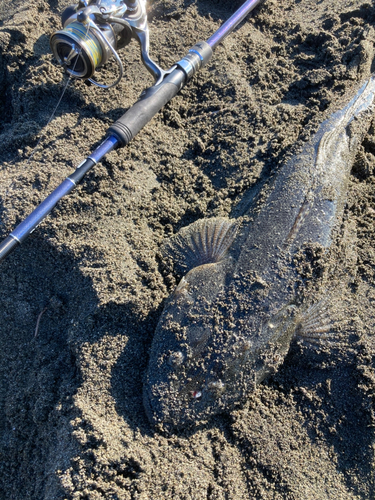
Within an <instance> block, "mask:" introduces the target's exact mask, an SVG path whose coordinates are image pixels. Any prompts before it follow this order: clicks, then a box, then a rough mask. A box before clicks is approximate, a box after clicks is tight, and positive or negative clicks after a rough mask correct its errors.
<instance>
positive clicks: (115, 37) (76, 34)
mask: <svg viewBox="0 0 375 500" xmlns="http://www.w3.org/2000/svg"><path fill="white" fill-rule="evenodd" d="M62 24H63V29H62V30H60V31H57V32H55V33H53V34H52V36H51V39H50V45H51V49H52V52H53V54H54V56H55V57H56V59H57V61H58V62H59V64H61V66H63V67H64V68H65V70H66V71H67V72H68V73H69V74H70V75H71V76H72V77H74V78H81V79H84V80H89V81H90V82H91V83H93V84H95V85H97V86H99V87H101V88H110V87H113V86H115V85H117V84H118V83H119V82H120V80H121V78H122V77H123V75H124V68H123V64H122V61H121V59H120V57H119V55H118V53H117V49H120V48H122V47H124V46H126V45H128V44H129V43H130V41H131V39H132V38H135V39H136V40H138V42H139V44H140V46H141V56H142V61H143V63H144V65H145V66H146V68H147V69H148V71H149V72H150V73H151V74H152V75H153V77H154V78H155V81H156V82H158V81H159V80H162V79H163V77H164V75H165V72H164V71H163V70H162V69H161V68H160V67H159V66H158V65H157V64H156V63H155V62H154V61H152V60H151V59H150V56H149V31H148V24H147V14H146V2H145V0H125V1H124V0H91V1H89V2H88V1H87V0H85V1H80V2H79V3H78V5H71V6H69V7H68V8H67V9H65V11H64V12H63V14H62ZM111 56H113V57H114V58H115V59H116V62H117V65H118V68H119V75H118V77H117V79H116V80H115V81H114V82H112V83H111V84H101V83H98V82H97V81H96V80H94V79H93V78H92V77H93V75H94V73H95V71H96V70H97V69H98V68H100V67H102V66H103V65H104V64H106V62H107V61H108V60H109V58H110V57H111Z"/></svg>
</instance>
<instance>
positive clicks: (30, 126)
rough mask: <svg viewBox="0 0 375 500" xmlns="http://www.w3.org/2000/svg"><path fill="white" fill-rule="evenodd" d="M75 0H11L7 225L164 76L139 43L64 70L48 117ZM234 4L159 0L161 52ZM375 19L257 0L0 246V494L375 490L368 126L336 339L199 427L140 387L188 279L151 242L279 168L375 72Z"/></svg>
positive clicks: (175, 52) (4, 117)
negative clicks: (68, 190)
mask: <svg viewBox="0 0 375 500" xmlns="http://www.w3.org/2000/svg"><path fill="white" fill-rule="evenodd" d="M69 3H70V2H69V0H51V1H49V2H48V1H43V0H38V1H37V0H23V1H21V0H19V1H14V2H11V3H10V4H9V3H8V2H4V1H1V2H0V17H1V22H0V47H1V59H0V79H1V92H0V106H1V116H0V120H1V121H0V134H1V136H0V144H1V145H2V147H1V152H0V155H1V177H0V196H1V205H0V215H1V222H0V236H1V237H2V238H4V237H5V236H6V235H7V234H8V233H9V232H10V231H11V230H12V229H13V228H14V226H15V225H16V224H17V223H18V222H20V221H21V220H23V218H24V217H26V216H27V215H28V214H29V213H30V212H31V211H32V210H33V209H34V208H35V207H36V205H37V204H38V203H39V202H40V201H42V200H43V199H44V198H45V197H46V196H47V195H48V194H49V193H50V192H51V191H52V190H53V189H54V188H55V187H56V186H57V185H58V184H59V183H60V182H61V181H62V180H63V179H64V178H65V177H66V176H67V175H69V174H70V173H71V172H72V171H73V170H74V168H75V166H77V164H78V163H79V162H80V161H81V160H82V159H84V158H85V157H86V156H87V155H88V154H89V153H90V152H91V151H92V150H93V149H94V148H95V147H96V146H97V145H98V144H99V142H100V141H101V138H102V137H103V136H104V135H105V133H106V130H107V128H108V126H109V125H110V124H111V123H112V122H113V121H114V120H115V119H116V118H118V117H119V116H120V115H121V114H122V113H123V112H124V110H126V109H127V108H128V107H129V106H131V105H132V103H134V102H135V101H136V100H137V97H138V96H139V94H140V93H141V91H142V90H143V89H144V88H146V87H147V86H150V85H151V84H152V80H151V77H150V75H149V74H148V73H147V71H146V70H145V68H144V67H143V65H142V63H141V62H140V57H139V50H138V47H137V44H136V43H135V42H132V43H131V45H130V46H128V47H127V48H125V49H123V50H122V51H121V57H122V59H123V60H124V64H125V78H124V79H123V80H122V82H121V83H120V84H119V85H118V87H116V88H114V89H110V90H102V89H98V88H96V87H94V86H87V85H86V84H85V83H83V82H82V81H74V82H70V84H69V85H68V87H67V90H66V92H65V94H64V96H63V98H62V101H61V104H60V106H59V107H58V110H57V112H56V114H55V117H54V118H53V120H52V121H51V123H50V124H49V125H48V126H47V122H48V119H49V117H50V116H51V114H52V112H53V110H54V108H55V106H56V104H57V101H58V99H59V97H60V96H61V93H62V91H63V88H64V86H65V83H66V76H65V75H64V74H63V71H62V69H61V68H60V67H58V66H57V65H56V63H55V61H54V60H53V57H52V55H51V52H50V49H49V35H50V34H51V33H52V32H53V31H54V30H56V29H59V28H60V15H61V12H62V10H63V8H64V7H65V6H67V5H69ZM240 5H241V2H239V1H231V2H230V1H223V0H221V1H219V0H199V1H191V0H184V1H182V0H165V1H163V0H155V1H154V2H152V3H151V4H150V6H149V20H150V31H151V55H152V56H153V57H154V58H155V59H156V60H157V61H158V63H159V64H160V65H161V66H162V67H165V68H167V67H169V66H170V65H172V64H173V62H175V61H176V60H178V59H180V58H181V57H183V56H184V55H185V54H186V52H187V50H188V49H189V48H190V47H191V46H192V45H194V43H195V42H196V41H198V40H205V39H207V38H208V37H209V36H210V35H211V34H212V33H213V32H214V31H215V30H216V29H217V28H218V26H219V25H220V24H221V23H222V22H223V21H224V20H225V19H227V18H228V17H229V16H230V15H231V13H232V12H233V11H234V10H235V9H236V8H238V7H239V6H240ZM374 28H375V7H374V6H373V3H372V2H370V1H365V0H319V1H311V0H284V1H283V2H279V1H276V0H265V2H264V3H263V5H262V6H260V7H258V8H257V9H256V10H255V11H254V13H253V15H252V16H251V17H249V18H248V19H246V21H245V22H244V23H242V25H241V26H240V27H239V28H238V29H237V30H236V31H235V33H233V34H232V35H231V36H230V37H228V38H227V39H226V40H225V42H224V43H223V44H222V45H221V46H219V47H218V48H217V50H216V51H215V54H214V58H213V60H212V61H211V62H210V63H209V64H208V66H207V67H206V68H205V69H203V70H202V71H201V72H200V73H199V74H198V75H197V76H196V77H195V78H194V79H193V80H192V81H191V82H190V84H189V85H188V86H187V87H186V88H185V89H183V91H181V93H180V94H179V95H178V96H177V97H176V98H175V99H173V101H172V102H171V103H169V104H168V105H167V106H166V107H165V108H164V109H163V110H162V111H161V112H160V113H159V114H158V115H157V116H156V117H155V118H154V119H153V120H152V122H151V123H149V124H148V125H147V126H146V127H145V128H144V129H143V130H142V131H141V132H140V133H139V134H138V136H137V137H136V138H135V139H134V140H133V141H132V142H131V144H130V145H129V146H128V147H127V148H125V149H121V150H117V151H114V152H112V153H110V154H109V155H108V157H107V158H106V159H105V161H104V162H103V163H102V164H99V165H97V166H96V167H95V168H94V169H93V170H92V171H91V172H90V173H89V174H88V176H87V178H86V179H85V180H84V182H83V183H82V184H81V185H80V186H79V187H78V189H77V190H75V191H74V192H73V193H72V194H71V195H69V196H68V197H67V198H65V199H64V200H62V201H61V203H60V204H59V205H58V207H56V209H55V210H54V211H53V212H52V213H51V214H50V216H49V217H48V218H47V219H46V220H45V221H44V222H43V223H42V224H41V225H40V226H39V227H38V228H37V229H36V230H35V232H34V233H33V234H32V235H31V237H30V238H29V239H28V240H27V241H26V242H25V243H24V244H23V245H22V246H21V247H20V248H18V249H17V250H16V251H15V252H14V253H13V254H12V255H10V256H9V257H8V258H7V259H6V260H5V261H4V262H3V263H2V264H1V274H0V280H1V285H0V304H1V306H0V307H1V315H2V321H1V322H0V342H1V344H0V345H1V349H0V381H1V382H0V426H1V434H0V436H1V437H0V470H1V474H0V478H1V480H0V481H1V487H0V498H2V499H12V500H18V499H19V500H21V499H22V500H27V499H30V500H31V499H32V500H42V499H46V500H47V499H48V500H55V499H82V500H83V499H85V500H89V499H90V500H98V499H118V500H120V499H121V500H127V499H134V500H135V499H137V500H141V499H142V500H146V499H147V500H148V499H152V500H157V499H176V500H177V499H178V500H188V499H189V500H192V499H194V500H202V499H210V500H213V499H215V500H216V499H217V500H219V499H220V500H221V499H223V500H224V499H230V500H232V499H233V500H238V499H259V500H271V499H272V500H281V499H283V500H284V499H288V500H292V499H293V500H294V499H295V500H305V499H306V500H307V499H313V500H327V499H332V500H349V499H350V500H354V499H356V500H357V499H366V500H370V499H374V498H375V473H374V466H375V459H374V451H375V441H374V433H375V413H374V389H375V373H374V371H375V362H374V353H375V336H374V335H375V334H374V321H375V308H374V305H375V288H374V283H375V280H374V275H375V261H374V257H375V254H374V239H375V237H374V222H375V177H374V171H375V127H374V126H372V127H371V129H370V131H369V133H368V135H367V136H366V138H365V140H364V142H363V144H362V146H361V148H360V151H359V153H358V156H357V160H356V162H355V165H354V167H353V172H352V176H351V181H350V189H349V193H348V203H347V208H346V214H345V218H346V221H348V223H349V222H350V225H351V226H352V229H353V234H354V236H353V237H352V240H351V242H352V245H351V246H352V251H353V254H354V256H355V258H354V262H355V265H354V268H355V270H354V271H353V279H352V280H351V284H350V288H349V289H348V297H349V299H348V301H347V303H346V304H345V308H346V320H345V321H344V322H343V324H342V328H341V330H342V331H341V335H342V336H345V337H346V339H347V342H346V344H345V345H342V346H339V347H336V348H335V349H331V348H328V347H324V348H321V349H315V350H314V349H308V348H306V347H303V346H298V345H295V346H292V348H291V351H290V353H289V354H288V356H287V358H286V360H285V363H284V364H283V366H282V367H281V369H280V370H279V371H278V372H277V373H276V374H275V375H273V376H272V377H271V378H269V379H268V380H267V381H266V382H265V383H263V384H262V385H261V386H259V387H258V389H257V390H256V392H255V393H254V395H253V396H252V397H251V398H250V399H249V400H248V401H246V402H245V404H244V407H243V408H241V409H238V410H237V411H233V412H231V413H228V414H223V415H220V416H217V417H216V418H214V419H212V420H211V421H210V422H208V423H207V424H205V425H201V426H198V427H197V428H187V429H185V430H183V431H181V432H178V433H175V434H173V435H165V434H162V433H159V432H156V431H155V430H154V429H153V428H152V427H151V426H150V424H149V423H148V420H147V417H146V415H145V412H144V409H143V404H142V380H143V377H144V373H145V370H146V367H147V362H148V353H149V350H150V345H151V342H152V337H153V332H154V330H155V326H156V324H157V321H158V318H159V317H160V314H161V311H162V308H163V303H164V301H165V299H166V297H167V296H168V294H169V293H170V292H171V291H172V290H173V288H174V286H175V285H176V276H175V275H174V274H173V273H172V272H171V271H170V270H168V269H166V268H165V266H163V262H162V261H161V259H160V252H159V248H160V245H161V242H162V241H163V239H164V238H167V237H168V236H169V235H171V234H173V233H175V232H177V231H178V230H179V228H181V227H183V226H186V225H187V224H189V223H191V222H193V221H195V220H197V219H199V218H202V217H211V216H225V215H228V214H230V213H231V211H232V209H233V208H234V207H235V206H236V204H237V203H238V202H239V201H240V200H241V198H242V197H243V195H244V193H245V192H246V190H247V189H248V188H249V187H251V186H253V185H254V184H255V183H256V182H257V181H259V180H261V179H265V178H268V177H269V176H271V175H273V174H277V170H278V168H279V167H280V166H281V165H282V163H283V162H284V161H285V160H286V158H287V157H288V156H290V155H291V154H293V152H294V151H295V150H296V148H298V147H299V146H300V145H301V144H302V143H303V142H304V141H306V140H307V139H308V137H309V136H310V134H311V133H313V132H314V130H316V128H317V126H318V125H319V123H320V122H321V121H322V120H323V118H325V117H326V114H327V112H329V110H330V109H331V108H332V109H334V108H335V107H336V108H337V106H338V103H340V102H344V101H345V100H346V99H347V96H348V95H350V92H352V90H353V89H354V88H356V87H357V86H358V85H359V82H361V81H363V80H364V79H366V78H368V77H369V75H370V74H371V72H372V71H374V69H375V64H374V62H373V60H374V43H375V30H374ZM115 70H116V68H115V64H112V63H111V64H108V66H107V68H106V69H105V70H103V71H101V72H100V75H99V74H98V78H99V76H100V78H101V79H103V80H106V79H107V81H108V80H110V79H111V78H113V75H114V74H115ZM38 141H40V142H39V145H38V148H37V149H36V150H35V151H34V154H33V156H32V158H31V159H30V155H31V153H32V152H33V150H34V148H35V146H36V145H37V143H38ZM28 159H29V161H28ZM348 286H349V285H348Z"/></svg>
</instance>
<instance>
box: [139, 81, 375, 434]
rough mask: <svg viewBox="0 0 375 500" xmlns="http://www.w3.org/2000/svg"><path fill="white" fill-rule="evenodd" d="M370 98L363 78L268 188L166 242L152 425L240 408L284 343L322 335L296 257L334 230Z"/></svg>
mask: <svg viewBox="0 0 375 500" xmlns="http://www.w3.org/2000/svg"><path fill="white" fill-rule="evenodd" d="M374 99H375V76H374V75H372V76H371V77H370V78H369V79H368V80H367V81H366V82H365V83H364V84H363V85H362V86H361V87H360V89H359V90H357V93H356V94H355V96H354V97H353V98H352V99H351V100H350V102H349V103H348V104H346V105H345V106H344V107H343V108H341V109H339V110H338V111H336V112H334V113H332V114H331V115H330V116H329V117H328V118H327V119H326V120H325V121H323V122H322V123H321V125H320V126H319V127H318V129H317V131H316V133H315V134H314V135H313V136H312V138H311V139H310V140H309V141H308V142H307V143H305V145H304V146H303V147H302V149H301V150H300V152H297V153H296V154H295V155H293V156H292V157H291V158H290V159H289V160H287V161H286V162H285V163H284V164H283V165H282V166H281V167H279V169H278V171H277V173H276V174H275V175H274V176H273V178H272V180H271V181H270V182H268V183H266V184H265V185H262V186H261V187H260V188H259V189H258V190H257V189H255V190H254V192H253V193H250V195H249V193H247V194H246V195H245V197H244V201H243V203H242V205H243V206H245V209H244V210H243V212H242V213H241V215H239V216H237V217H236V218H228V217H216V218H212V219H201V220H198V221H195V222H194V223H192V224H191V225H189V226H187V227H185V228H182V229H181V230H180V231H179V233H177V234H176V235H174V236H172V238H171V239H169V240H167V241H166V242H165V244H164V247H163V255H164V256H165V258H166V259H171V260H172V261H174V262H175V266H176V269H177V271H178V272H179V273H180V274H183V277H182V278H181V280H180V282H179V284H178V285H177V287H176V288H175V290H174V291H173V292H172V294H171V295H170V297H169V298H168V299H167V300H166V304H165V306H164V310H163V312H162V314H161V317H160V320H159V322H158V325H157V328H156V331H155V334H154V338H153V341H152V346H151V350H150V357H149V363H148V368H147V372H146V375H145V380H144V385H143V402H144V408H145V411H146V414H147V417H148V419H149V421H150V422H151V424H153V425H154V426H159V427H160V428H163V429H166V430H168V431H178V430H180V429H183V428H186V427H190V426H196V425H199V424H201V423H204V422H207V421H208V420H209V419H210V418H212V417H213V416H214V415H217V414H220V413H225V412H230V411H231V410H233V409H235V408H238V407H241V406H242V405H243V404H244V402H245V401H246V400H247V399H248V398H249V396H250V395H251V394H252V393H253V392H254V391H255V389H256V387H257V385H258V384H260V383H261V382H262V381H264V379H265V378H266V377H268V376H270V375H271V374H274V373H275V372H276V371H277V370H278V368H279V367H280V365H281V364H282V363H283V361H284V359H285V357H286V355H287V353H288V351H289V350H290V345H291V343H292V341H293V340H294V339H295V338H297V337H300V338H303V339H305V340H306V341H307V342H309V341H311V343H313V342H314V341H317V342H320V341H323V340H324V339H325V338H326V337H329V333H328V331H329V329H330V328H331V326H330V324H329V317H328V316H329V314H328V313H327V303H326V302H327V300H328V299H327V298H323V299H321V300H320V301H318V302H317V303H313V304H310V305H308V306H306V305H305V300H304V299H301V294H300V293H299V292H298V286H297V285H298V283H300V282H301V277H300V271H299V269H298V266H297V265H296V260H295V259H296V256H298V255H299V252H301V250H302V249H303V248H306V246H309V247H310V248H316V249H318V250H319V251H321V252H322V253H323V254H324V253H325V252H327V251H328V250H329V249H330V247H331V246H332V242H333V241H334V240H335V238H337V237H338V235H339V228H340V225H341V223H342V219H343V213H344V208H345V204H346V199H347V190H348V183H349V177H350V172H351V168H352V165H353V163H354V160H355V156H356V153H357V151H358V148H359V146H360V144H361V142H362V140H363V138H364V135H365V133H366V131H367V130H368V129H369V127H370V124H371V119H372V118H373V113H374ZM249 199H250V200H251V201H250V202H249V201H248V200H249ZM240 204H241V203H240ZM302 295H303V294H302ZM325 295H329V294H325Z"/></svg>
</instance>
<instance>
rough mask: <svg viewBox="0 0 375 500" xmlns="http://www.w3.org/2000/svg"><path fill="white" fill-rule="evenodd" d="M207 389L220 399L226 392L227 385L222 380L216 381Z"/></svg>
mask: <svg viewBox="0 0 375 500" xmlns="http://www.w3.org/2000/svg"><path fill="white" fill-rule="evenodd" d="M207 389H208V390H209V391H210V393H211V395H212V396H214V397H215V398H219V397H220V396H221V395H222V394H223V393H224V392H225V385H224V384H223V382H222V381H221V380H215V381H214V382H210V383H209V384H208V385H207Z"/></svg>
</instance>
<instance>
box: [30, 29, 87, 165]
mask: <svg viewBox="0 0 375 500" xmlns="http://www.w3.org/2000/svg"><path fill="white" fill-rule="evenodd" d="M89 30H90V25H89V24H88V25H87V28H86V36H87V34H88V32H89ZM81 52H82V47H80V48H79V50H78V52H77V56H76V57H75V61H74V65H73V69H72V71H73V72H74V70H75V67H76V64H77V62H78V60H79V56H80V55H81ZM71 80H72V74H71V73H69V77H68V79H67V81H66V83H65V85H64V88H63V91H62V94H61V96H60V98H59V100H58V102H57V104H56V106H55V108H54V110H53V111H52V114H51V116H50V117H49V119H48V122H47V123H46V125H45V126H44V135H42V136H41V137H40V138H39V140H38V142H37V143H36V146H35V147H34V149H33V150H32V152H31V154H30V156H29V158H28V160H27V162H26V165H25V166H27V165H28V164H29V163H30V161H31V159H32V158H33V156H34V154H35V153H36V151H37V149H38V148H39V145H40V143H41V142H42V140H43V139H44V138H45V132H46V129H47V127H48V125H49V124H50V123H51V121H52V120H53V118H54V117H55V115H56V111H57V109H58V107H59V106H60V103H61V101H62V98H63V97H64V94H65V92H66V89H67V88H68V86H69V83H70V82H71Z"/></svg>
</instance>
